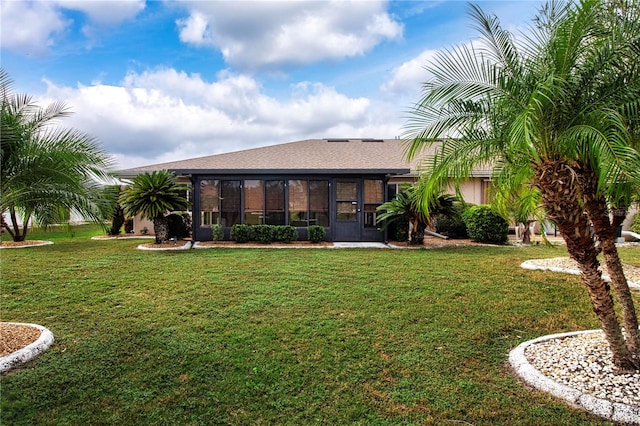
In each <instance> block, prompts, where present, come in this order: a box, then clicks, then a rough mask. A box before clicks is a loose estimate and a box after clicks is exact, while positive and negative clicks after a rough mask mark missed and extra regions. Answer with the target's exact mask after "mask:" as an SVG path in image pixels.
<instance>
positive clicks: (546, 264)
mask: <svg viewBox="0 0 640 426" xmlns="http://www.w3.org/2000/svg"><path fill="white" fill-rule="evenodd" d="M520 266H521V267H522V268H524V269H541V270H548V271H553V272H564V273H568V274H574V275H579V274H580V270H579V269H578V264H577V263H576V261H575V260H573V259H571V258H570V257H553V258H550V259H532V260H527V261H525V262H523V263H522V264H521V265H520ZM603 267H604V265H603ZM622 268H623V269H624V275H625V276H626V277H627V283H628V284H629V287H631V288H635V289H636V290H640V268H638V267H637V266H632V265H622ZM605 270H606V267H605ZM602 277H603V278H604V279H605V280H607V281H609V280H610V279H609V275H607V273H606V272H604V271H603V274H602Z"/></svg>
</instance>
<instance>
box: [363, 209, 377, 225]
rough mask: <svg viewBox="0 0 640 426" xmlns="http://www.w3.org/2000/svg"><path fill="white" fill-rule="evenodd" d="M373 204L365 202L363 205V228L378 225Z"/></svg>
mask: <svg viewBox="0 0 640 426" xmlns="http://www.w3.org/2000/svg"><path fill="white" fill-rule="evenodd" d="M377 207H378V206H377V205H375V204H365V206H364V226H365V228H376V227H377V226H378V222H377V217H378V212H377V211H376V208H377Z"/></svg>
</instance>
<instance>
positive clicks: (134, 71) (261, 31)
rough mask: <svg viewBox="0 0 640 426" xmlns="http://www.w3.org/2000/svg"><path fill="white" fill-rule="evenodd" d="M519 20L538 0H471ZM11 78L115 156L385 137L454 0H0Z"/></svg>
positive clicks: (443, 32)
mask: <svg viewBox="0 0 640 426" xmlns="http://www.w3.org/2000/svg"><path fill="white" fill-rule="evenodd" d="M476 3H477V4H479V5H480V6H481V7H482V8H483V9H484V10H485V11H488V12H492V13H495V14H496V15H497V16H498V17H499V18H500V20H501V22H502V23H503V26H504V27H506V28H509V29H511V30H513V31H515V32H518V31H519V30H524V29H526V26H527V25H529V24H530V21H531V17H532V16H533V15H534V14H535V12H536V10H537V9H538V8H539V7H540V5H541V2H540V1H492V2H489V1H479V2H476ZM0 7H1V8H0V24H1V26H2V34H1V35H2V38H1V39H0V40H1V42H0V45H1V52H0V54H1V58H0V59H1V63H2V67H3V68H5V70H7V71H8V72H9V74H10V75H11V77H12V78H13V80H14V83H15V85H14V88H15V90H16V91H18V92H21V93H22V92H24V93H29V94H30V95H32V96H33V97H34V98H35V99H37V100H38V102H39V104H40V105H42V106H44V105H47V104H48V103H51V102H53V101H62V102H64V103H66V104H67V105H68V106H69V107H70V108H71V109H72V111H73V112H74V114H73V116H72V117H70V118H68V119H65V121H64V122H62V123H61V125H64V126H69V127H75V128H78V129H80V130H83V131H85V132H87V133H89V134H90V135H92V136H94V137H95V138H96V139H97V140H98V141H99V142H100V144H101V145H102V147H103V149H104V150H105V151H107V152H108V153H109V154H111V155H112V156H113V158H114V161H115V165H116V167H117V168H128V167H134V166H139V165H144V164H154V163H161V162H165V161H173V160H178V159H184V158H192V157H198V156H203V155H211V154H217V153H222V152H229V151H237V150H240V149H247V148H253V147H258V146H265V145H271V144H276V143H284V142H291V141H295V140H301V139H307V138H323V137H354V138H355V137H373V138H393V137H395V136H399V135H401V134H402V131H403V130H402V128H403V125H404V122H405V111H406V110H407V108H408V107H409V106H410V105H411V104H412V103H413V102H415V101H417V100H418V98H419V95H420V83H421V82H423V81H426V80H428V79H429V75H428V74H427V72H426V71H425V70H424V66H425V65H426V64H427V62H428V61H429V60H430V59H431V58H432V57H433V54H434V52H436V51H438V50H440V49H443V48H450V47H452V46H454V45H456V44H461V43H468V42H470V41H471V40H472V39H473V37H475V35H476V33H475V31H474V30H473V29H472V28H471V24H470V21H469V19H468V17H467V11H468V4H467V3H466V2H462V1H390V2H387V1H353V2H345V1H283V2H275V1H242V0H241V1H203V0H200V1H146V2H145V1H144V0H131V1H124V0H115V1H93V0H47V1H35V2H33V1H18V0H0Z"/></svg>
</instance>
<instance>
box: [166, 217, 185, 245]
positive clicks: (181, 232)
mask: <svg viewBox="0 0 640 426" xmlns="http://www.w3.org/2000/svg"><path fill="white" fill-rule="evenodd" d="M189 222H191V219H190V217H189V215H188V214H186V213H184V214H180V213H172V214H170V215H168V216H167V224H168V226H169V231H168V232H169V236H170V237H176V238H178V239H182V238H185V237H188V236H189V232H190V227H191V226H190V223H189Z"/></svg>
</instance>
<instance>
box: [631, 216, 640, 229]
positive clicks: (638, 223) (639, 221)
mask: <svg viewBox="0 0 640 426" xmlns="http://www.w3.org/2000/svg"><path fill="white" fill-rule="evenodd" d="M631 230H632V231H633V232H635V233H637V234H640V213H636V215H635V216H633V222H631Z"/></svg>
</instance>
